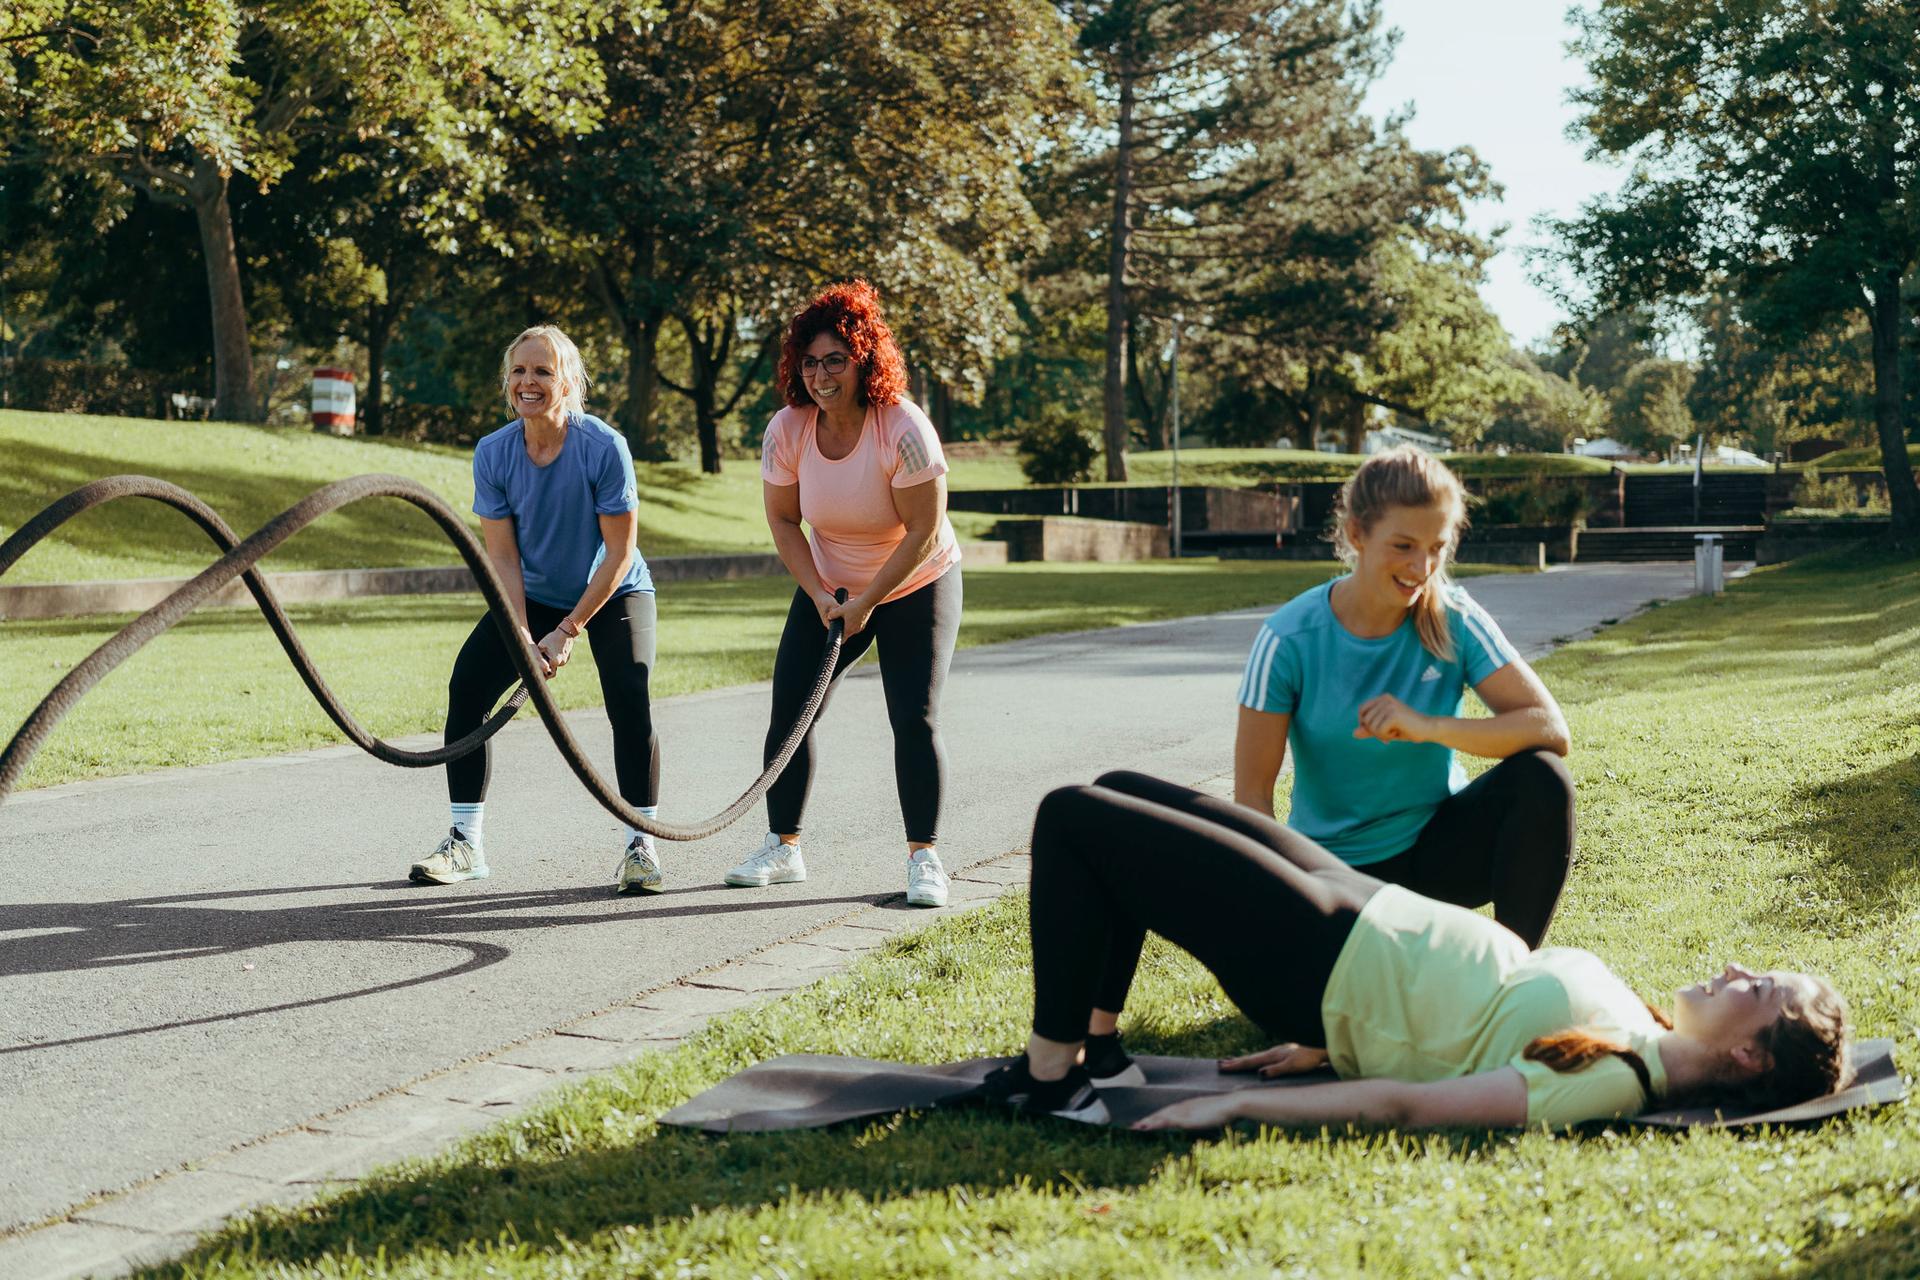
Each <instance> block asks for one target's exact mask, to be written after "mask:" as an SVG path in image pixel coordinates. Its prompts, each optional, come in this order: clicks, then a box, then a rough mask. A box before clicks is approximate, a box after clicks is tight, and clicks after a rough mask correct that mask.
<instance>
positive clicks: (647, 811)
mask: <svg viewBox="0 0 1920 1280" xmlns="http://www.w3.org/2000/svg"><path fill="white" fill-rule="evenodd" d="M633 807H634V808H636V809H638V810H639V811H640V816H641V817H643V818H657V817H659V816H660V806H659V805H657V804H637V805H635V806H633ZM641 836H646V839H647V843H648V844H652V843H653V837H652V836H648V835H647V833H646V832H644V831H642V830H641V829H640V828H638V827H635V826H629V827H628V828H627V843H628V844H632V843H633V842H634V841H635V840H636V839H638V838H640V837H641Z"/></svg>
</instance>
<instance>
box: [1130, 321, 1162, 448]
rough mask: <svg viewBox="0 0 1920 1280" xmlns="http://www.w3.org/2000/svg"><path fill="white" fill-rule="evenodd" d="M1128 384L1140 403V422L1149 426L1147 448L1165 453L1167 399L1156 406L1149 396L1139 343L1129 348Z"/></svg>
mask: <svg viewBox="0 0 1920 1280" xmlns="http://www.w3.org/2000/svg"><path fill="white" fill-rule="evenodd" d="M1127 383H1128V386H1130V387H1131V388H1132V390H1133V396H1134V399H1136V400H1138V401H1139V402H1140V421H1142V422H1144V423H1145V424H1146V426H1147V448H1148V449H1150V450H1153V451H1155V452H1164V451H1165V449H1166V447H1167V397H1165V396H1162V397H1161V398H1160V403H1158V404H1155V403H1154V401H1153V397H1152V396H1150V395H1148V394H1147V382H1146V379H1145V378H1142V377H1141V376H1140V347H1139V344H1138V343H1129V344H1128V346H1127Z"/></svg>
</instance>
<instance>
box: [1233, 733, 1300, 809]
mask: <svg viewBox="0 0 1920 1280" xmlns="http://www.w3.org/2000/svg"><path fill="white" fill-rule="evenodd" d="M1292 722H1293V717H1292V716H1290V715H1286V714H1284V713H1275V712H1272V711H1255V710H1254V709H1253V708H1252V707H1241V708H1240V721H1239V725H1238V727H1236V728H1235V730H1234V734H1233V799H1234V803H1236V804H1243V805H1245V806H1246V807H1247V808H1249V809H1252V810H1253V811H1254V812H1256V813H1264V814H1266V815H1267V816H1268V817H1269V818H1271V817H1273V816H1274V815H1273V784H1274V783H1275V782H1277V781H1279V779H1280V770H1281V768H1282V767H1283V766H1284V765H1285V764H1286V762H1287V726H1288V725H1290V724H1291V723H1292Z"/></svg>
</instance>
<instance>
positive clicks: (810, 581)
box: [760, 480, 833, 627]
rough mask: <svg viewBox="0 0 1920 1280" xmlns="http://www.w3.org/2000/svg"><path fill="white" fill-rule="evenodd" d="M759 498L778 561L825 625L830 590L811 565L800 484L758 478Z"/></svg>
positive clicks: (810, 552) (811, 558)
mask: <svg viewBox="0 0 1920 1280" xmlns="http://www.w3.org/2000/svg"><path fill="white" fill-rule="evenodd" d="M760 499H761V502H762V504H763V505H764V506H765V507H766V510H767V528H768V529H769V530H771V531H772V533H773V549H774V550H775V551H776V552H778V553H779V555H780V563H781V564H783V565H785V566H787V573H788V575H789V576H791V577H792V578H793V580H794V582H795V583H796V584H798V585H799V587H800V589H801V590H802V591H804V592H806V593H807V598H808V599H810V600H812V601H813V607H814V608H815V609H817V610H819V612H820V625H821V626H823V627H824V626H826V625H827V610H828V609H830V608H832V607H833V594H832V593H831V592H829V591H828V590H827V589H826V587H824V586H822V585H821V582H820V571H819V570H818V569H816V568H814V567H813V548H812V547H809V546H808V545H807V535H806V533H805V532H803V531H802V530H801V528H800V486H799V485H798V484H773V483H770V482H768V481H765V480H763V481H761V482H760Z"/></svg>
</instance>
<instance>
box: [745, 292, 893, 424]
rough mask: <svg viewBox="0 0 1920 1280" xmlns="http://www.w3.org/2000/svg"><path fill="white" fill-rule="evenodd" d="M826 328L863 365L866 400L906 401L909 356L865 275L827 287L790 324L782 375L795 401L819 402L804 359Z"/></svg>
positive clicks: (789, 396) (784, 388) (782, 352)
mask: <svg viewBox="0 0 1920 1280" xmlns="http://www.w3.org/2000/svg"><path fill="white" fill-rule="evenodd" d="M823 333H831V334H833V335H834V336H836V337H837V338H839V339H840V341H842V342H844V343H846V344H847V350H848V351H850V352H852V353H853V361H854V363H855V364H857V365H859V366H860V370H861V374H860V402H861V403H862V404H898V403H899V402H900V397H901V396H903V395H905V394H906V393H907V360H906V357H905V356H903V355H901V354H900V344H899V343H897V342H895V341H894V340H893V330H892V329H889V328H888V327H887V322H886V321H885V320H884V319H882V318H881V316H880V292H879V290H877V289H875V288H874V287H873V286H872V285H870V284H868V283H867V282H866V281H865V280H849V281H847V282H846V283H844V284H836V285H832V286H830V287H828V288H827V289H825V290H823V291H822V292H821V293H820V295H819V296H818V297H816V298H815V299H814V300H813V301H812V302H809V303H808V304H807V305H806V306H805V307H803V308H802V309H801V311H800V314H798V315H796V316H795V317H794V318H793V319H792V320H790V321H789V322H788V323H787V332H786V336H785V337H784V338H783V339H782V340H781V343H780V372H779V374H778V375H777V380H778V382H779V384H780V394H781V395H782V396H783V397H784V398H785V399H786V402H787V403H788V404H789V405H792V406H794V407H795V408H805V407H806V406H807V405H810V404H812V403H813V397H811V396H809V395H808V394H807V381H806V379H805V378H803V377H801V376H800V361H801V359H802V358H803V357H804V356H805V355H806V353H807V345H808V344H809V343H811V342H812V341H813V340H814V339H815V338H817V337H819V336H820V335H821V334H823Z"/></svg>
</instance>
